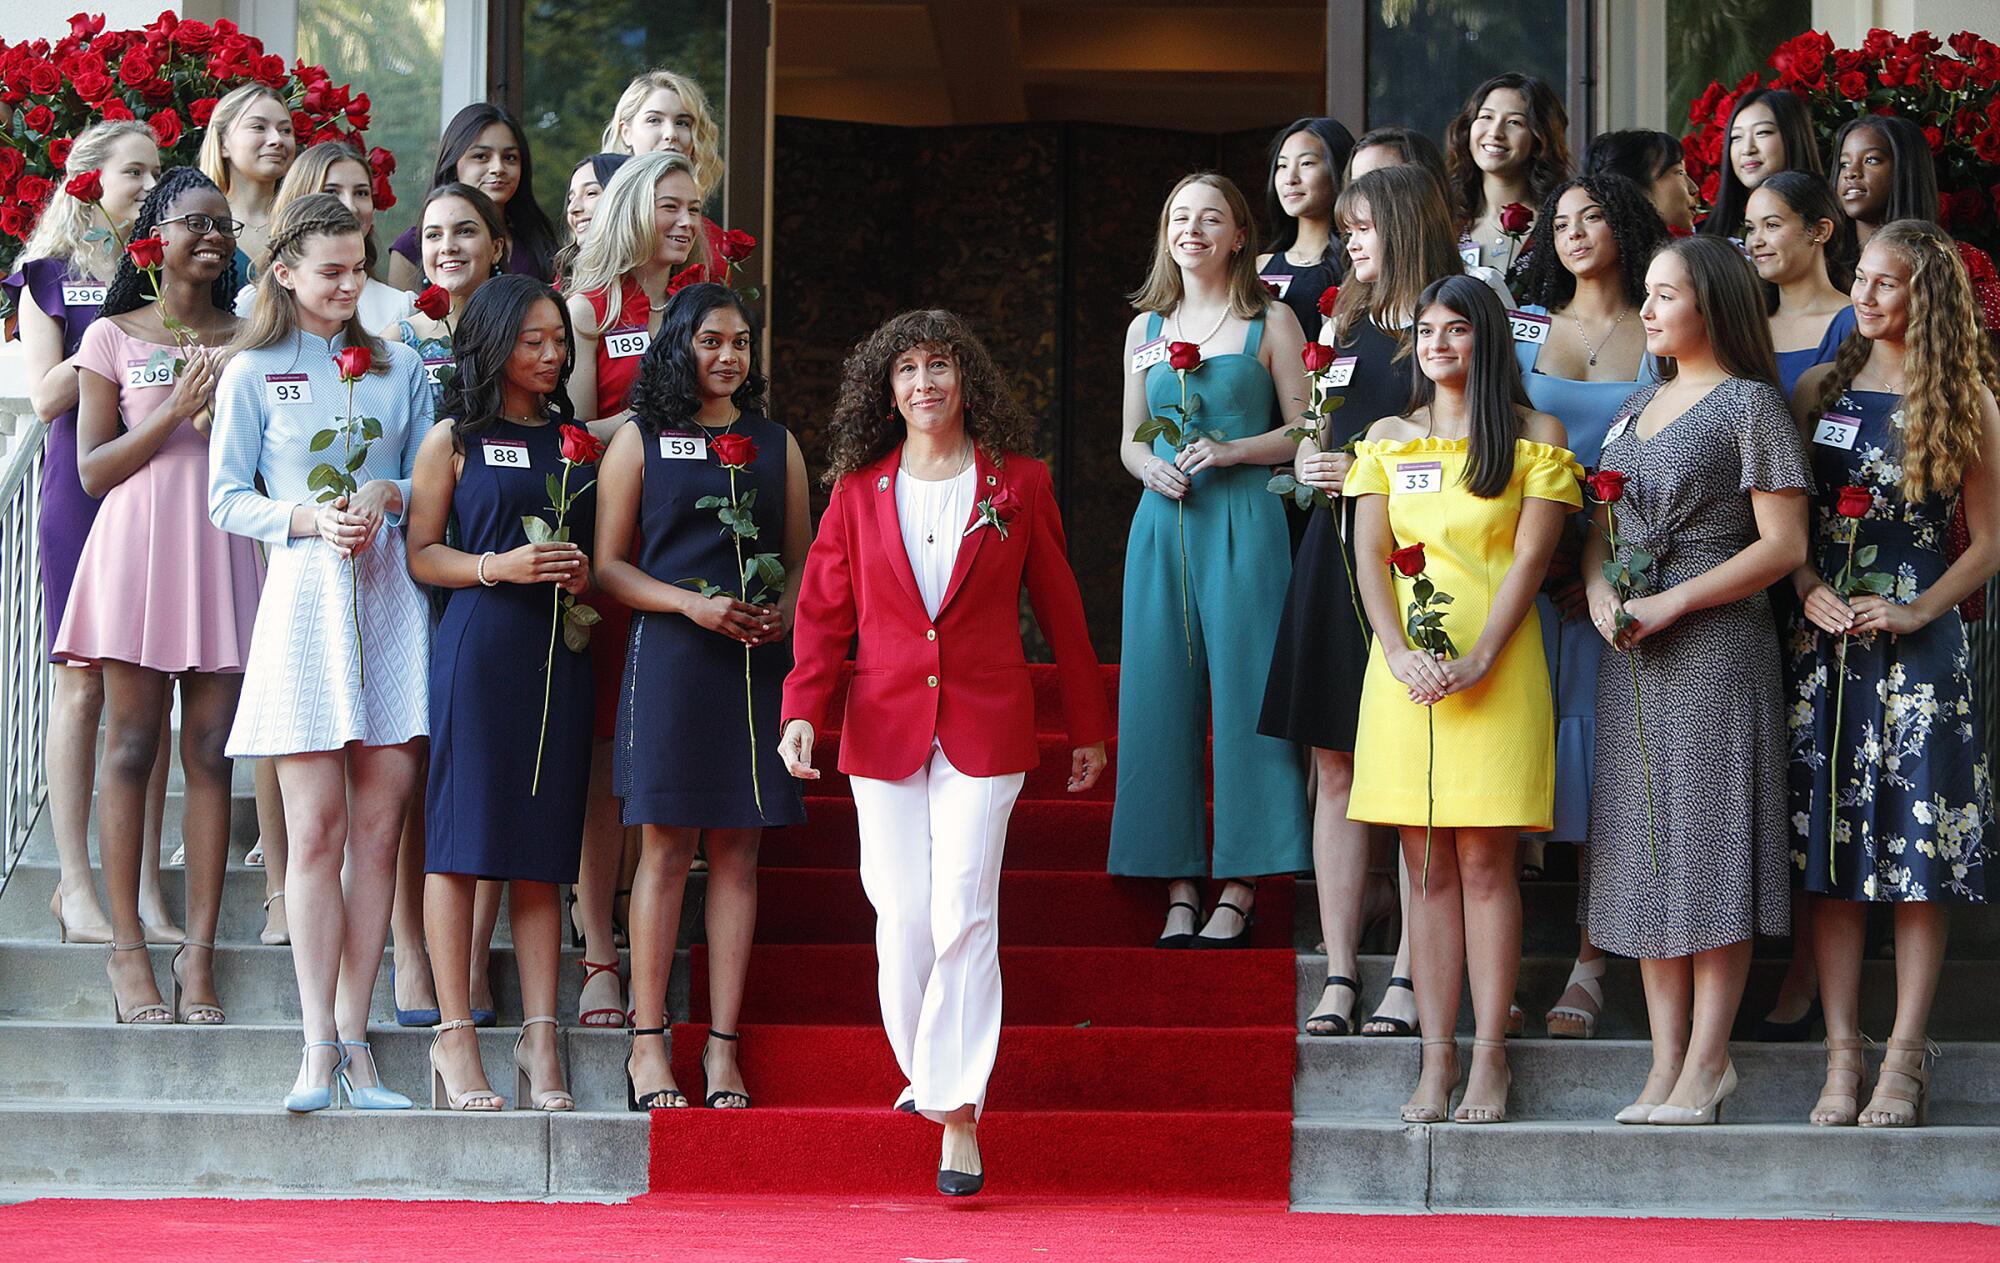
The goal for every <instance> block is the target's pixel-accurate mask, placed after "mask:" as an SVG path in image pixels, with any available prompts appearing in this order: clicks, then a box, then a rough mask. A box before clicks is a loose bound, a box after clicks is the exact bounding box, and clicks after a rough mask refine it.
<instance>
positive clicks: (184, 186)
mask: <svg viewBox="0 0 2000 1263" xmlns="http://www.w3.org/2000/svg"><path fill="white" fill-rule="evenodd" d="M190 189H207V190H210V191H212V192H214V193H217V194H220V193H221V192H222V190H221V189H218V188H216V187H215V181H213V180H211V179H209V178H208V177H207V176H205V175H203V174H202V173H201V172H200V171H199V170H198V169H196V168H194V167H173V168H170V169H168V170H167V171H164V172H162V173H161V174H160V181H159V183H157V184H155V185H154V186H153V191H152V192H150V193H148V194H146V200H145V201H143V202H141V203H139V214H138V216H137V217H136V218H134V219H133V220H132V235H131V238H130V240H133V241H140V240H143V239H144V238H147V237H151V236H153V235H155V231H156V230H157V229H158V228H159V226H160V221H161V220H162V219H165V218H167V212H168V211H171V210H172V209H173V207H174V202H175V201H176V200H177V199H178V198H179V197H180V195H181V194H183V193H185V192H187V191H188V190H190ZM144 278H145V273H144V272H141V271H140V270H139V268H138V266H137V265H136V264H134V263H133V262H132V256H131V255H129V254H125V255H120V256H119V258H118V270H117V271H116V272H114V273H112V276H111V284H110V285H109V286H107V287H106V288H105V291H104V305H103V307H101V308H99V310H98V313H97V314H98V315H100V316H122V315H124V314H125V313H126V312H128V311H137V310H138V309H139V308H141V307H144V306H145V305H146V304H147V303H150V302H152V301H153V295H152V294H151V293H149V292H148V291H149V290H150V289H151V286H149V285H147V284H146V282H145V279H144ZM209 301H210V302H212V303H214V304H215V306H216V307H217V308H218V309H220V310H222V311H229V310H230V309H231V308H232V306H233V305H234V303H235V301H236V260H235V259H233V258H232V259H231V260H230V261H229V262H228V263H227V264H225V265H224V266H223V269H222V274H221V275H220V276H218V277H216V278H215V284H214V285H213V286H212V287H211V288H210V293H209Z"/></svg>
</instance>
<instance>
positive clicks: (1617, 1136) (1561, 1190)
mask: <svg viewBox="0 0 2000 1263" xmlns="http://www.w3.org/2000/svg"><path fill="white" fill-rule="evenodd" d="M1996 1164H2000V1128H1996V1127H1947V1126H1933V1127H1921V1128H1912V1129H1909V1130H1904V1131H1886V1130H1868V1129H1863V1128H1858V1127H1842V1128H1821V1127H1813V1126H1810V1125H1809V1124H1805V1123H1778V1124H1746V1125H1737V1124H1734V1123H1729V1124H1718V1125H1715V1126H1710V1127H1621V1126H1619V1125H1618V1124H1617V1123H1612V1122H1513V1123H1502V1124H1495V1125H1490V1126H1482V1127H1469V1126H1462V1125H1454V1124H1449V1123H1446V1124H1439V1125H1434V1126H1429V1127H1426V1126H1422V1125H1412V1124H1405V1123H1401V1122H1379V1121H1367V1120H1362V1121H1352V1122H1347V1121H1333V1120H1328V1119H1318V1118H1305V1119H1300V1120H1298V1121H1297V1122H1295V1123H1293V1125H1292V1201H1293V1204H1294V1206H1295V1207H1296V1208H1298V1209H1312V1210H1354V1209H1362V1208H1366V1209H1370V1210H1381V1209H1388V1208H1402V1209H1409V1210H1434V1211H1439V1210H1460V1211H1524V1212H1528V1213H1535V1214H1552V1213H1553V1214H1590V1213H1611V1214H1630V1213H1635V1212H1636V1213H1643V1214H1648V1215H1655V1214H1667V1215H1674V1214H1696V1215H1758V1216H1773V1217H1797V1216H1800V1215H1815V1216H1819V1215H1837V1216H1856V1217H1869V1216H1876V1217H1885V1218H1895V1219H1909V1218H1926V1219H1955V1220H1964V1219H1989V1220H1990V1219H1993V1218H1995V1217H2000V1194H1996V1193H1995V1191H1994V1184H1993V1178H1992V1173H1993V1171H1994V1170H1995V1169H1996Z"/></svg>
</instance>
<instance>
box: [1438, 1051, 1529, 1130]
mask: <svg viewBox="0 0 2000 1263" xmlns="http://www.w3.org/2000/svg"><path fill="white" fill-rule="evenodd" d="M1472 1046H1473V1048H1474V1049H1480V1048H1497V1049H1499V1050H1500V1052H1501V1058H1502V1061H1503V1063H1504V1061H1505V1057H1506V1051H1507V1041H1506V1040H1504V1039H1475V1040H1473V1041H1472ZM1475 1055H1476V1054H1475ZM1513 1086H1514V1072H1513V1070H1511V1069H1510V1070H1508V1071H1507V1087H1508V1089H1510V1090H1511V1089H1512V1088H1513ZM1451 1121H1452V1122H1454V1123H1504V1122H1506V1121H1507V1096H1506V1093H1505V1092H1503V1093H1502V1094H1501V1096H1500V1104H1499V1105H1498V1106H1493V1105H1467V1104H1465V1103H1463V1102H1461V1103H1460V1104H1459V1107H1458V1109H1457V1110H1455V1111H1453V1113H1452V1116H1451Z"/></svg>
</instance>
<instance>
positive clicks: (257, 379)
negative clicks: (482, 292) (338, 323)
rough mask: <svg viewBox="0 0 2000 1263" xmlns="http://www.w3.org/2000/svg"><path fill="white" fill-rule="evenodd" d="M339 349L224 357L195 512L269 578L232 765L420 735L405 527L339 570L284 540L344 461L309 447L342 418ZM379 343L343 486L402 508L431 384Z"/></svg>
mask: <svg viewBox="0 0 2000 1263" xmlns="http://www.w3.org/2000/svg"><path fill="white" fill-rule="evenodd" d="M344 345H346V341H345V336H344V335H337V336H336V337H334V338H333V339H332V340H331V341H329V340H327V339H325V338H321V337H318V336H315V335H313V334H310V333H306V332H303V331H299V332H295V333H293V334H292V336H291V337H289V338H287V339H285V340H284V341H282V342H280V343H278V344H277V345H276V346H271V347H265V348H263V349H261V350H254V351H244V352H240V353H239V354H237V355H236V356H235V357H234V358H232V359H231V360H230V361H229V363H228V365H227V366H226V367H225V368H224V369H223V371H222V377H221V379H220V381H219V382H218V383H217V385H216V389H215V427H214V430H213V432H212V433H211V435H210V437H209V444H208V461H209V464H208V470H209V487H208V515H209V518H210V520H212V521H213V522H214V523H215V524H216V525H217V526H219V527H221V528H222V529H223V530H225V531H228V532H229V533H230V534H232V535H244V536H248V537H250V538H251V539H255V540H259V541H261V542H262V543H263V544H264V546H265V548H266V550H267V551H268V553H269V567H270V569H269V573H268V577H267V580H266V582H265V586H264V596H263V600H262V602H261V603H260V604H259V605H258V608H257V626H256V630H255V631H254V632H253V633H252V635H251V641H250V658H249V662H248V664H247V666H246V667H245V670H244V678H243V695H242V700H241V701H240V702H239V703H238V705H237V709H236V722H235V725H234V727H232V728H231V729H230V733H229V742H228V746H227V752H228V754H229V756H230V757H231V758H264V757H270V756H275V755H285V754H300V753H304V752H307V751H313V750H337V749H340V748H341V747H342V746H345V745H346V744H347V743H349V742H355V741H358V742H360V743H361V744H363V745H371V746H375V745H398V744H401V743H402V742H405V741H408V740H410V739H411V738H412V737H421V736H425V735H427V734H428V733H429V731H430V722H429V694H428V690H429V669H428V668H429V661H428V660H429V651H430V646H429V640H430V619H429V617H428V614H427V613H426V610H425V605H424V600H423V597H422V596H421V595H420V594H419V593H418V591H417V585H416V584H415V583H414V582H412V581H411V579H410V572H409V568H408V565H407V562H406V560H405V555H404V550H403V532H402V529H401V528H402V515H401V514H400V513H397V514H391V515H389V517H388V518H387V520H386V521H385V522H384V523H383V526H382V528H381V529H380V530H379V531H378V532H376V535H375V538H374V539H373V540H372V541H370V543H369V545H368V547H366V548H364V549H363V550H362V551H361V552H359V553H357V554H355V555H354V557H353V558H352V559H351V561H352V564H350V559H348V558H343V557H341V556H340V555H339V554H338V553H336V552H335V551H334V550H333V548H332V546H331V545H329V544H327V543H326V541H325V540H323V539H321V538H320V537H319V536H318V535H316V534H315V535H302V536H299V537H297V538H294V537H293V536H292V530H291V522H292V510H293V509H295V508H297V507H298V506H300V505H311V504H316V503H317V500H318V494H319V493H318V491H317V490H316V489H315V488H313V487H311V486H310V485H308V479H309V477H310V476H311V473H312V470H313V467H314V466H315V465H319V464H322V463H330V462H335V461H339V462H340V463H343V464H344V463H345V462H344V461H343V460H341V454H342V452H343V446H342V444H341V443H339V442H336V443H335V444H333V446H332V447H330V448H328V449H327V450H325V451H322V452H313V451H311V450H309V445H310V443H311V441H312V438H313V435H314V434H316V433H318V432H319V431H321V430H324V429H327V428H329V427H330V426H331V425H332V424H333V423H334V420H335V419H336V418H337V417H340V416H343V415H345V414H346V413H347V412H348V399H347V389H348V388H347V387H346V386H345V385H344V384H343V383H342V382H341V380H340V375H339V372H338V371H337V370H336V368H335V366H334V360H333V357H334V355H335V353H336V352H338V351H339V350H340V349H341V348H342V347H343V346H344ZM382 345H383V347H384V351H383V354H382V356H381V357H380V363H379V364H378V367H379V368H381V369H382V370H383V371H380V372H375V373H370V374H368V375H366V376H364V377H363V378H362V379H361V380H360V381H359V382H357V383H355V386H354V401H353V412H354V415H356V416H359V417H372V418H374V419H375V420H377V421H379V422H380V423H381V426H382V434H381V437H380V438H378V439H376V440H375V441H374V442H373V443H371V444H370V445H369V447H368V451H367V456H366V459H364V460H363V461H362V462H361V463H360V465H359V466H358V467H357V468H356V469H355V471H354V477H355V479H356V481H358V482H360V483H363V484H365V483H368V482H371V481H375V480H377V479H384V480H388V481H390V482H393V483H395V484H396V487H397V490H398V491H399V492H400V493H401V498H402V502H403V504H404V505H405V506H407V505H408V504H409V499H410V472H411V470H412V468H413V467H414V466H415V464H416V458H417V449H418V448H419V447H420V446H421V445H422V444H423V441H424V435H425V433H426V432H427V431H428V430H429V429H430V425H431V386H430V382H429V380H428V379H427V378H426V377H425V376H424V366H423V362H422V361H421V360H420V359H419V358H418V356H417V353H416V352H415V351H412V350H411V349H410V348H408V347H406V346H403V345H401V344H400V343H395V342H386V343H383V344H382Z"/></svg>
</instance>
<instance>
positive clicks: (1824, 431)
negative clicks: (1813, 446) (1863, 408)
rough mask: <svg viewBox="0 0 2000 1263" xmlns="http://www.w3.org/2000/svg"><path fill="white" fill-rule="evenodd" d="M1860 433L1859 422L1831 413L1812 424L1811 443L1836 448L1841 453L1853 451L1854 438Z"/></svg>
mask: <svg viewBox="0 0 2000 1263" xmlns="http://www.w3.org/2000/svg"><path fill="white" fill-rule="evenodd" d="M1860 433H1861V422H1859V421H1857V420H1855V419H1854V418H1853V417H1843V416H1840V415H1838V414H1836V413H1832V412H1829V413H1826V414H1824V415H1823V416H1821V417H1820V419H1819V420H1817V421H1815V422H1813V442H1815V443H1818V444H1820V445H1821V446H1822V447H1837V448H1839V449H1840V450H1841V451H1843V452H1851V451H1853V450H1854V439H1855V436H1856V435H1858V434H1860Z"/></svg>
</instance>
